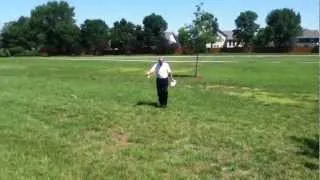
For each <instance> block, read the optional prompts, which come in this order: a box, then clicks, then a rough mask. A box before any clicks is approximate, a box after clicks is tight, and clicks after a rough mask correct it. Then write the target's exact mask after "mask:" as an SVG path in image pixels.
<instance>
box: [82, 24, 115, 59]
mask: <svg viewBox="0 0 320 180" xmlns="http://www.w3.org/2000/svg"><path fill="white" fill-rule="evenodd" d="M108 38H109V27H108V25H107V24H106V23H105V22H104V21H103V20H101V19H93V20H89V19H87V20H85V22H84V23H83V24H82V25H81V40H82V45H83V46H84V47H85V48H86V49H87V50H89V51H90V52H95V53H98V52H99V51H103V50H104V49H105V48H107V47H108Z"/></svg>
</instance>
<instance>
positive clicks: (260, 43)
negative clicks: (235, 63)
mask: <svg viewBox="0 0 320 180" xmlns="http://www.w3.org/2000/svg"><path fill="white" fill-rule="evenodd" d="M270 42H271V29H270V28H269V27H266V28H262V29H259V30H258V32H257V34H256V35H255V37H254V38H253V43H254V46H256V47H265V46H267V45H268V44H269V43H270Z"/></svg>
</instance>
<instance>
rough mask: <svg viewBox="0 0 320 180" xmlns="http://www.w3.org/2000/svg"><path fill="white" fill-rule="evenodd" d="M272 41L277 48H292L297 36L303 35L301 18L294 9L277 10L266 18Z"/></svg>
mask: <svg viewBox="0 0 320 180" xmlns="http://www.w3.org/2000/svg"><path fill="white" fill-rule="evenodd" d="M266 23H267V28H268V29H269V30H270V32H271V33H270V36H271V37H270V39H271V41H273V43H274V45H275V46H276V47H280V48H281V47H290V46H292V45H293V44H294V42H293V41H294V39H295V37H296V36H298V35H300V34H301V33H302V27H301V16H300V14H299V13H296V12H294V11H293V10H292V9H288V8H284V9H276V10H273V11H271V12H270V13H269V14H268V16H267V18H266Z"/></svg>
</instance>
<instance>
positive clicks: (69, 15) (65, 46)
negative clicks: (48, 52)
mask: <svg viewBox="0 0 320 180" xmlns="http://www.w3.org/2000/svg"><path fill="white" fill-rule="evenodd" d="M74 16H75V14H74V8H73V7H70V5H69V4H68V3H67V2H66V1H50V2H48V3H46V4H43V5H40V6H37V7H36V8H35V9H33V10H32V11H31V19H30V26H31V28H32V29H33V33H34V39H36V41H37V45H38V47H39V48H41V47H44V48H49V49H53V50H55V51H59V53H69V52H71V51H72V50H73V49H75V48H77V47H78V46H79V40H80V28H79V27H78V26H77V25H76V24H75V19H74Z"/></svg>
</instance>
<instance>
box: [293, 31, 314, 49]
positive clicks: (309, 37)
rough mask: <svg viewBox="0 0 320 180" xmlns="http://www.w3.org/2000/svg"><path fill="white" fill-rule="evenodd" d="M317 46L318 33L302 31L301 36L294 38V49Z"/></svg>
mask: <svg viewBox="0 0 320 180" xmlns="http://www.w3.org/2000/svg"><path fill="white" fill-rule="evenodd" d="M317 45H319V31H317V30H310V29H303V32H302V35H301V36H298V37H297V38H296V47H315V46H317Z"/></svg>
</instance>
